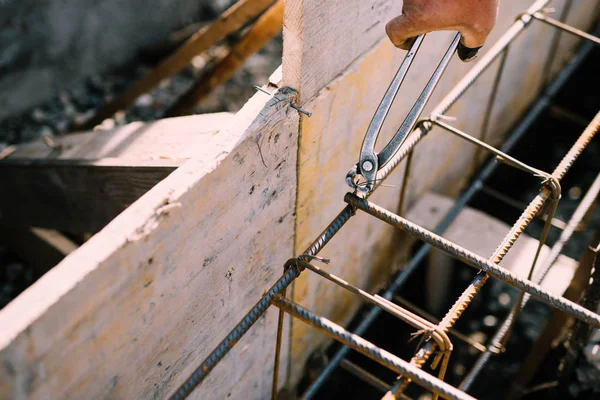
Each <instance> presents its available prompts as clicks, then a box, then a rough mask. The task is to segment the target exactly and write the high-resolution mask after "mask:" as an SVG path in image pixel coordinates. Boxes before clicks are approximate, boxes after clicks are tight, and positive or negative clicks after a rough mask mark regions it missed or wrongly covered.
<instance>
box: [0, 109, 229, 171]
mask: <svg viewBox="0 0 600 400" xmlns="http://www.w3.org/2000/svg"><path fill="white" fill-rule="evenodd" d="M233 115H234V114H232V113H227V112H223V113H211V114H199V115H191V116H186V117H179V118H165V119H161V120H158V121H153V122H132V123H129V124H127V125H124V126H121V127H118V128H115V129H112V130H109V131H100V132H99V131H91V132H82V133H76V134H71V135H66V136H61V137H55V138H53V140H54V141H55V142H56V143H57V144H58V145H59V146H60V149H59V150H55V149H52V148H50V147H48V146H47V145H46V144H45V143H44V141H43V140H41V139H40V140H36V141H33V142H29V143H24V144H20V145H18V146H16V148H15V149H14V151H12V153H11V154H9V155H7V156H6V157H4V160H11V159H35V158H38V159H81V160H98V159H101V158H117V157H119V158H129V159H139V160H146V159H186V158H191V157H193V156H194V155H195V152H196V150H197V148H199V147H202V146H205V145H206V142H207V141H209V140H212V138H213V137H214V136H215V135H216V134H217V133H218V132H219V130H220V129H221V128H222V127H223V126H225V125H226V124H227V123H228V122H229V121H230V120H231V118H232V117H233Z"/></svg>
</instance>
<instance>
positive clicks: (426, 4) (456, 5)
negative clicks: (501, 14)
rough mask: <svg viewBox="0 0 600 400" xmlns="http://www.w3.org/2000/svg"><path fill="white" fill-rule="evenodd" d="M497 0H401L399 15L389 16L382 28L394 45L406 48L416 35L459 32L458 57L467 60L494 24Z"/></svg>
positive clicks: (473, 56)
mask: <svg viewBox="0 0 600 400" xmlns="http://www.w3.org/2000/svg"><path fill="white" fill-rule="evenodd" d="M498 3H499V0H404V5H403V7H402V15H400V16H398V17H396V18H394V19H392V20H391V21H390V22H388V24H387V25H386V27H385V31H386V33H387V35H388V37H389V38H390V40H391V41H392V43H393V44H394V46H396V47H399V48H401V49H404V50H408V49H410V46H411V45H412V43H413V41H414V38H415V37H416V36H418V35H422V34H425V33H429V32H432V31H440V30H453V31H459V32H460V33H461V35H462V39H461V43H460V44H459V46H458V56H459V57H460V59H461V60H463V61H465V62H467V61H471V60H473V59H474V58H475V57H476V56H477V52H478V51H479V49H480V48H481V46H483V45H484V44H485V41H486V39H487V37H488V35H489V34H490V32H491V31H492V28H493V27H494V24H495V23H496V17H497V14H498Z"/></svg>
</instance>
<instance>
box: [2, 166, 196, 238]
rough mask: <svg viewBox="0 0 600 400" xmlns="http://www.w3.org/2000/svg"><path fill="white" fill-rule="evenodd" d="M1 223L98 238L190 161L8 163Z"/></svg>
mask: <svg viewBox="0 0 600 400" xmlns="http://www.w3.org/2000/svg"><path fill="white" fill-rule="evenodd" d="M4 161H5V162H2V163H0V180H1V181H2V185H3V189H4V191H5V192H4V193H5V195H4V196H2V197H1V198H0V221H2V222H4V223H9V224H11V225H20V224H22V225H27V226H39V227H42V228H49V229H58V230H61V231H64V232H70V233H76V234H78V233H86V232H98V231H99V230H100V229H102V228H103V227H104V226H105V225H106V224H108V223H109V222H110V221H111V220H112V219H113V218H115V217H116V216H117V215H119V214H120V213H121V212H122V211H123V210H124V209H126V208H127V207H128V206H129V205H131V204H132V203H134V202H135V201H136V200H137V199H138V198H139V197H140V196H142V195H143V194H144V193H146V192H147V191H148V190H150V189H151V188H152V187H153V186H154V185H156V184H157V183H158V182H160V181H161V180H163V179H164V178H166V177H167V176H169V174H171V173H172V172H173V171H174V170H175V169H176V168H177V167H178V166H179V165H182V164H183V163H184V162H185V160H144V161H141V162H140V161H135V160H134V161H132V160H123V159H101V160H48V161H45V160H37V159H36V160H4Z"/></svg>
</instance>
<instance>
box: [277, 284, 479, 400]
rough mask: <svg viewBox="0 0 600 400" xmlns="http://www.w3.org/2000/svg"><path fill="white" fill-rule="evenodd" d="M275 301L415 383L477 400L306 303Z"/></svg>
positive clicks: (463, 399) (448, 395)
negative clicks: (320, 313) (310, 307)
mask: <svg viewBox="0 0 600 400" xmlns="http://www.w3.org/2000/svg"><path fill="white" fill-rule="evenodd" d="M271 303H272V304H273V305H275V306H276V307H278V308H281V309H283V310H284V311H285V312H287V313H289V314H291V315H293V316H294V317H296V318H298V319H300V320H302V321H304V322H306V323H307V324H309V325H311V326H313V327H314V328H317V329H318V330H320V331H321V332H323V333H326V334H327V335H329V336H331V337H332V338H334V339H335V340H337V341H339V342H340V343H343V344H345V345H346V346H349V347H352V348H353V349H354V350H356V351H358V352H359V353H361V354H363V355H365V356H367V357H369V358H370V359H372V360H373V361H375V362H377V363H379V364H381V365H383V366H384V367H387V368H389V369H391V370H392V371H394V372H396V373H399V374H404V375H406V376H410V377H411V379H413V380H414V381H415V382H418V383H419V384H420V385H422V386H423V387H424V388H427V389H429V390H431V391H435V392H437V393H439V394H440V395H441V396H442V397H444V398H446V399H455V400H475V399H474V398H473V397H471V396H469V395H467V394H465V393H463V392H461V391H460V390H458V389H456V388H455V387H453V386H452V385H450V384H448V383H445V382H444V381H441V380H439V379H437V378H435V377H433V376H431V375H430V374H428V373H427V372H425V371H422V370H420V369H418V368H415V367H414V366H413V365H410V364H409V363H408V362H406V361H404V360H402V359H401V358H399V357H397V356H395V355H393V354H392V353H390V352H388V351H386V350H383V349H381V348H379V347H377V346H375V345H374V344H373V343H371V342H369V341H367V340H365V339H363V338H362V337H360V336H359V335H356V334H354V333H352V332H349V331H347V330H346V329H344V328H342V327H341V326H340V325H338V324H336V323H334V322H332V321H330V320H328V319H326V318H324V317H321V316H319V315H316V314H314V313H312V312H311V311H309V310H307V309H305V308H303V307H302V306H300V305H298V304H296V303H294V302H292V301H290V300H288V299H285V298H283V297H281V296H274V297H273V298H272V299H271Z"/></svg>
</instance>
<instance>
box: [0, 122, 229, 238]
mask: <svg viewBox="0 0 600 400" xmlns="http://www.w3.org/2000/svg"><path fill="white" fill-rule="evenodd" d="M230 118H231V114H229V113H219V114H206V115H198V116H193V117H187V118H173V119H166V120H161V121H157V122H150V123H140V122H136V123H132V124H129V125H126V126H124V127H121V128H117V129H115V130H112V131H107V132H88V133H81V134H75V135H68V136H65V137H61V138H56V139H55V141H56V142H57V144H58V145H59V146H60V147H61V148H62V150H60V151H57V150H54V149H51V148H50V147H48V146H47V145H46V144H44V142H43V141H41V140H40V141H37V142H33V143H29V144H24V145H21V146H18V147H17V149H16V150H15V151H14V152H13V153H12V154H11V155H10V156H9V157H7V158H5V159H3V160H0V181H2V184H3V188H4V190H6V192H5V193H10V195H5V196H1V198H0V211H1V212H2V214H1V217H0V218H1V219H3V220H4V221H6V222H9V223H11V224H12V225H27V226H39V227H43V228H52V229H58V230H62V231H66V232H71V233H84V232H98V231H99V230H100V229H102V228H103V227H104V226H105V225H106V224H108V223H109V222H110V221H111V220H112V219H113V218H115V217H116V216H117V215H119V213H120V212H121V211H123V210H124V209H125V208H127V207H128V206H129V205H131V204H133V202H135V201H136V200H137V199H138V198H139V197H140V196H141V195H143V194H144V193H146V192H147V191H148V190H150V189H151V188H152V187H153V186H154V185H156V184H157V183H158V182H160V181H161V180H162V179H164V178H165V177H167V176H168V175H169V174H170V173H171V172H173V171H174V170H175V169H176V168H177V167H179V166H180V165H182V164H183V163H185V161H186V160H187V159H189V158H191V157H193V156H194V155H196V154H199V153H200V152H201V151H202V150H201V149H202V147H203V146H207V145H208V143H210V142H211V141H213V140H215V138H216V133H217V132H218V130H219V129H220V128H221V127H222V126H224V125H225V124H226V121H228V120H229V119H230Z"/></svg>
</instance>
